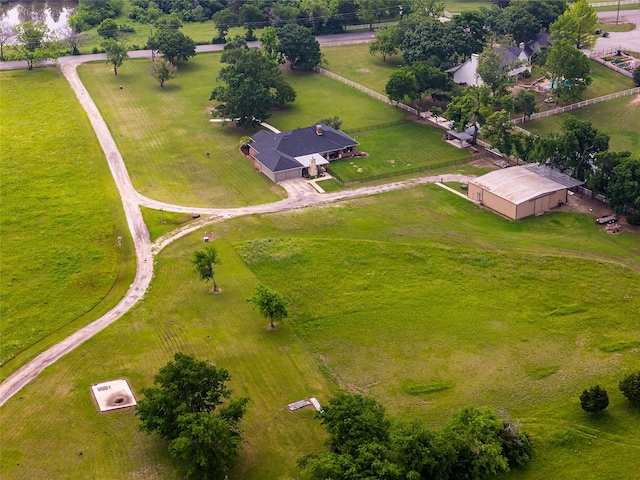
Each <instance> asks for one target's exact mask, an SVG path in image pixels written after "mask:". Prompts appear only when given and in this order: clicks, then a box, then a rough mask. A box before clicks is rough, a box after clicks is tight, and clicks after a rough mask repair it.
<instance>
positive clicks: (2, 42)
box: [0, 20, 16, 60]
mask: <svg viewBox="0 0 640 480" xmlns="http://www.w3.org/2000/svg"><path fill="white" fill-rule="evenodd" d="M15 36H16V34H15V32H14V31H13V27H11V25H10V24H9V22H7V21H6V20H2V21H1V22H0V60H4V47H5V46H6V45H7V44H8V43H10V42H11V40H13V39H14V38H15Z"/></svg>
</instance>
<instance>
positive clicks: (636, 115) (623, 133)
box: [521, 95, 640, 155]
mask: <svg viewBox="0 0 640 480" xmlns="http://www.w3.org/2000/svg"><path fill="white" fill-rule="evenodd" d="M567 115H573V116H575V117H577V118H579V119H581V120H589V121H591V124H592V125H593V126H594V127H595V128H597V129H598V130H601V131H603V132H606V133H608V134H609V135H610V136H611V140H610V142H609V148H610V149H611V150H618V151H621V150H629V151H630V152H632V153H633V154H634V155H640V135H638V128H639V126H640V95H630V96H628V97H620V98H616V99H615V100H610V101H608V102H601V103H597V104H595V105H589V106H588V107H584V108H579V109H577V110H572V111H571V112H570V113H568V114H567ZM561 121H562V115H554V116H552V117H546V118H541V119H539V120H534V121H532V122H527V123H525V124H524V125H521V126H522V128H525V129H526V130H530V131H531V132H534V133H539V134H542V133H549V132H557V131H558V130H559V129H560V123H561Z"/></svg>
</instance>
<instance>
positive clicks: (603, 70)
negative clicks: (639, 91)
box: [583, 61, 635, 100]
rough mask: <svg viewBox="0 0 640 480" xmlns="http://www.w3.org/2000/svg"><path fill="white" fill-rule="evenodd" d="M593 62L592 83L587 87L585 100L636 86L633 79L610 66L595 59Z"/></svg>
mask: <svg viewBox="0 0 640 480" xmlns="http://www.w3.org/2000/svg"><path fill="white" fill-rule="evenodd" d="M589 63H590V64H591V79H592V82H591V85H589V87H587V89H586V90H585V93H584V97H583V100H586V99H588V98H596V97H601V96H602V95H608V94H610V93H615V92H621V91H622V90H628V89H630V88H633V87H635V84H634V83H633V79H631V78H629V77H625V76H624V75H621V74H619V73H617V72H614V71H613V70H611V69H610V68H607V67H605V66H604V65H601V64H599V63H596V62H594V61H591V62H589Z"/></svg>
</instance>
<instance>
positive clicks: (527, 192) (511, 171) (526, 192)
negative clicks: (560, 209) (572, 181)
mask: <svg viewBox="0 0 640 480" xmlns="http://www.w3.org/2000/svg"><path fill="white" fill-rule="evenodd" d="M469 183H471V184H473V185H477V186H479V187H480V188H482V189H483V190H486V191H488V192H491V193H493V194H494V195H497V196H498V197H500V198H504V199H505V200H507V201H509V202H511V203H513V204H515V205H520V204H521V203H524V202H526V201H529V200H533V199H534V198H538V197H541V196H544V195H546V194H549V193H553V192H557V191H558V190H563V189H565V188H567V187H566V186H565V185H562V184H560V183H558V182H556V181H554V180H552V179H550V178H548V177H543V176H542V175H540V174H538V173H537V172H536V171H535V170H532V169H530V168H526V167H524V166H521V167H511V168H505V169H503V170H496V171H493V172H490V173H487V174H486V175H482V176H481V177H478V178H476V179H474V180H471V181H470V182H469Z"/></svg>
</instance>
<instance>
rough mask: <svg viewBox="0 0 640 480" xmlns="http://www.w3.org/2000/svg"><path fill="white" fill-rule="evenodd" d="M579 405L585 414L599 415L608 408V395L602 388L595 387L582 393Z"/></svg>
mask: <svg viewBox="0 0 640 480" xmlns="http://www.w3.org/2000/svg"><path fill="white" fill-rule="evenodd" d="M580 405H581V406H582V409H583V410H584V411H585V412H589V413H599V412H601V411H602V410H604V409H605V408H607V407H608V406H609V395H607V391H606V390H605V389H604V388H602V387H601V386H600V385H596V386H595V387H591V388H590V389H589V390H585V391H584V392H582V395H580Z"/></svg>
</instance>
